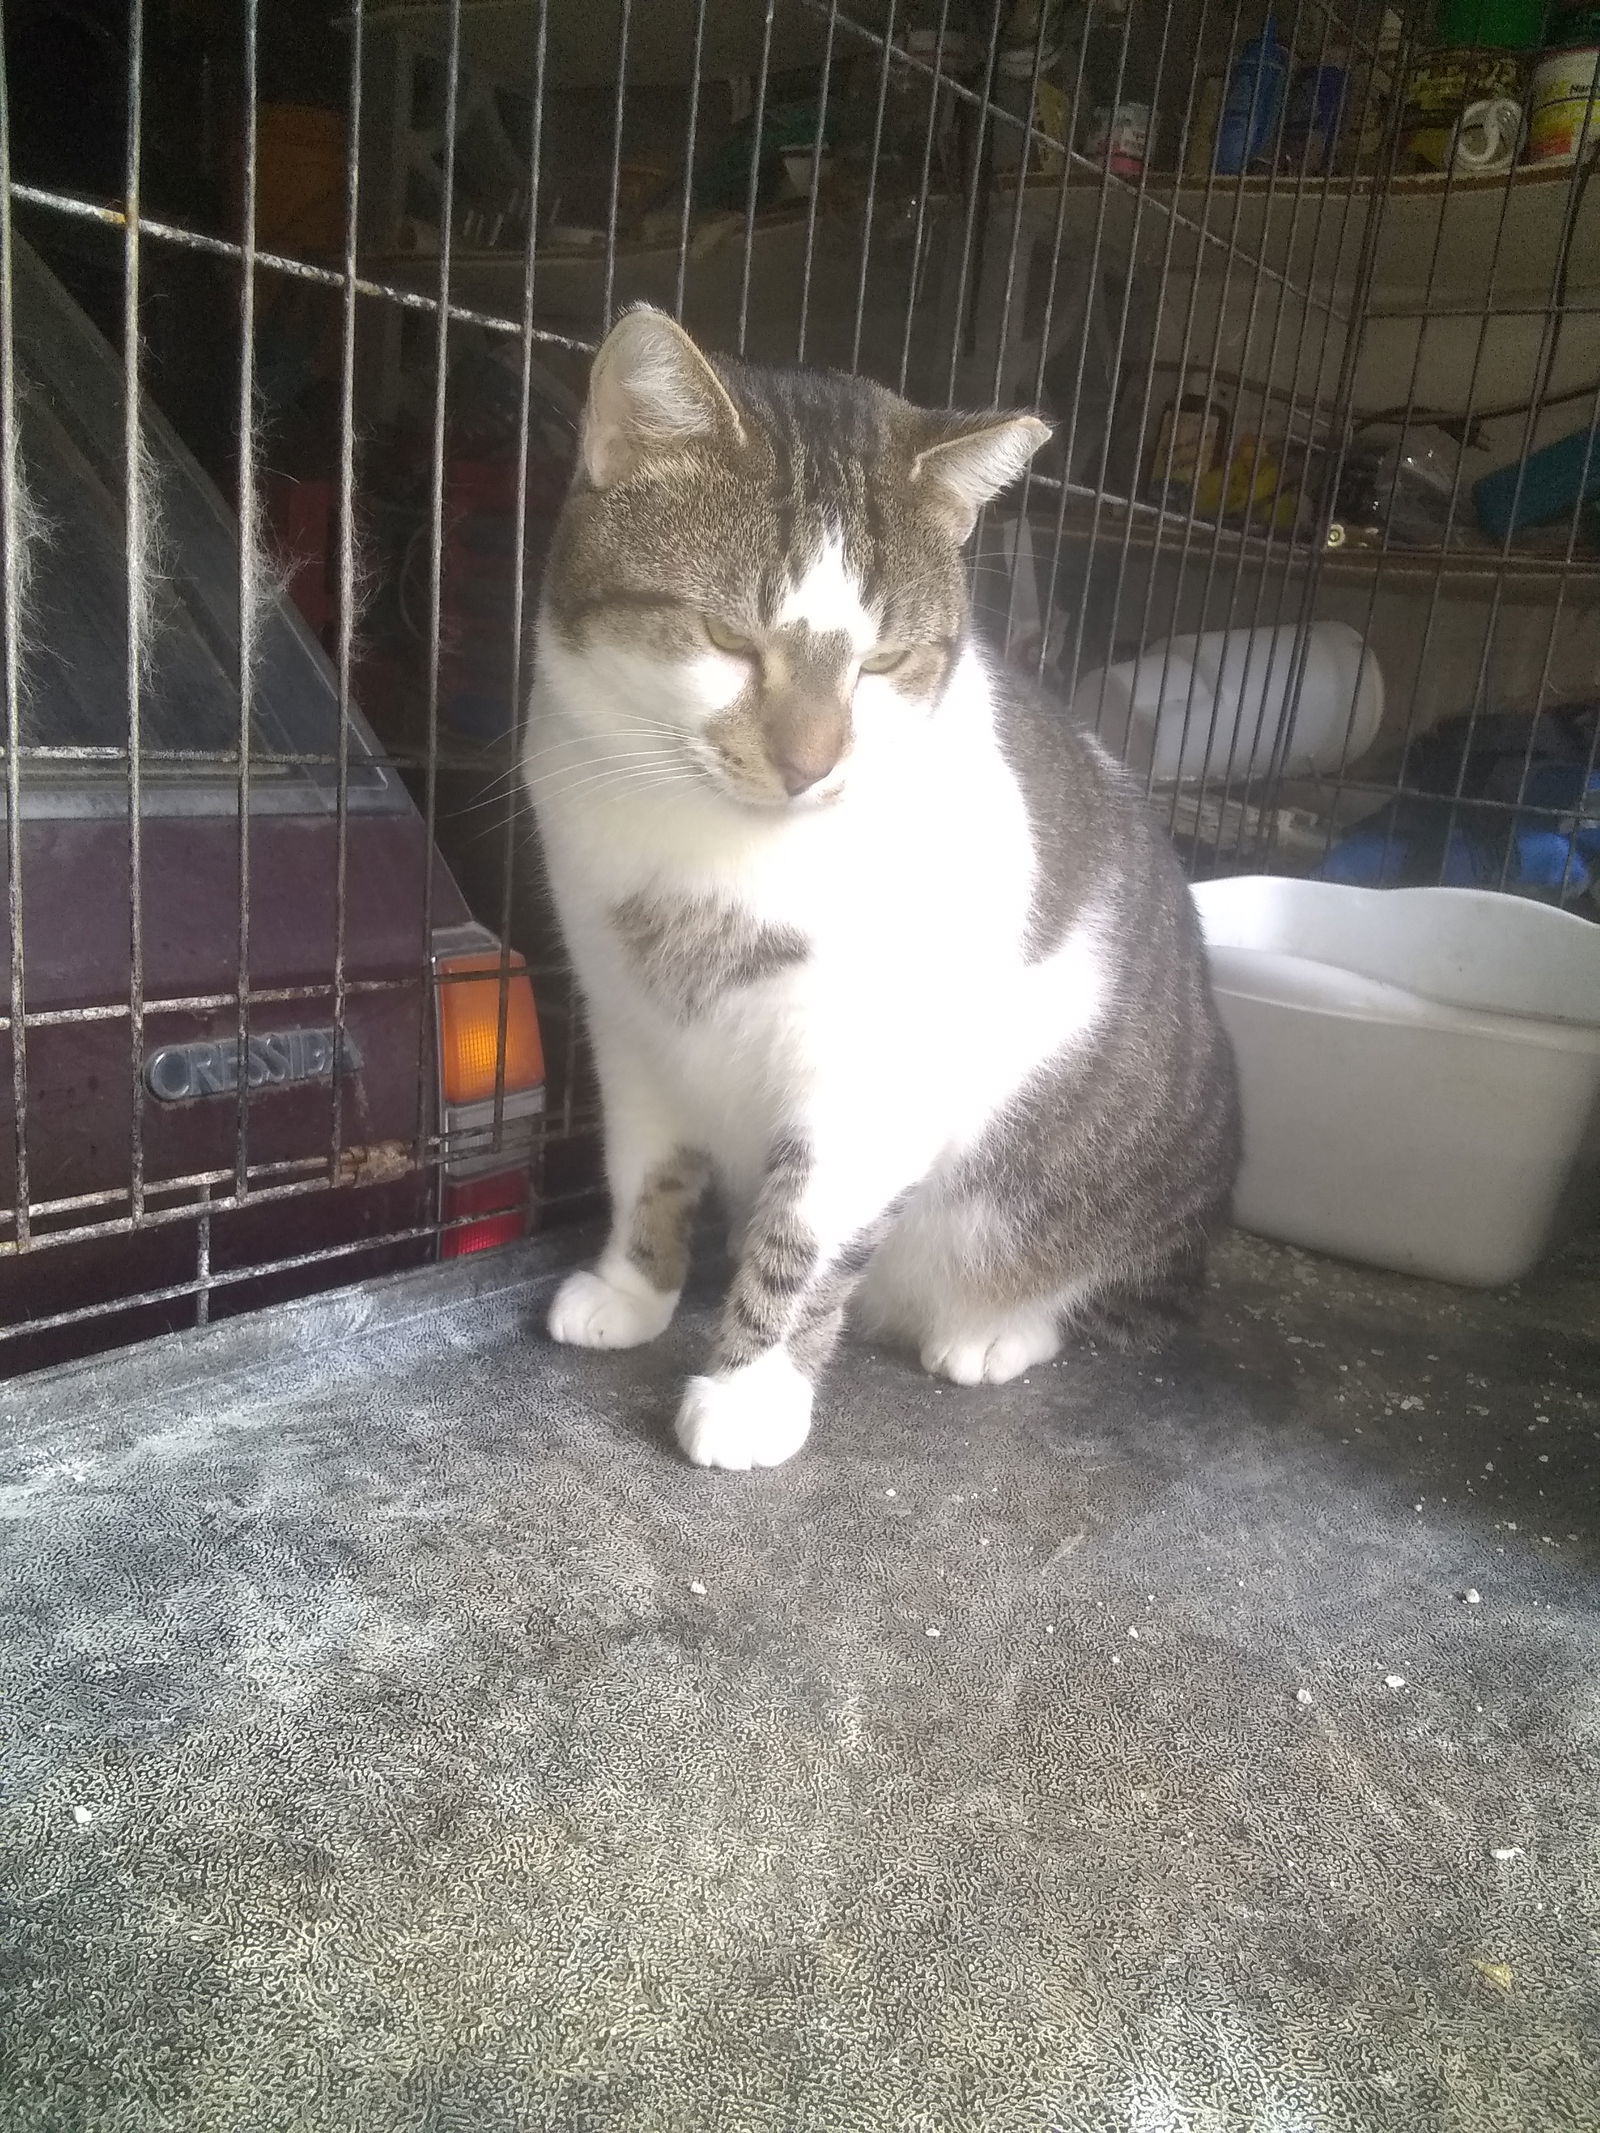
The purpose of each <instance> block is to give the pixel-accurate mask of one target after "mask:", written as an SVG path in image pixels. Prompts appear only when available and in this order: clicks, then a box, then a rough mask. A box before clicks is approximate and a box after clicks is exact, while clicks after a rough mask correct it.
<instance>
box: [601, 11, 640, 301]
mask: <svg viewBox="0 0 1600 2133" xmlns="http://www.w3.org/2000/svg"><path fill="white" fill-rule="evenodd" d="M632 24H633V0H622V12H621V15H620V16H619V18H618V21H617V95H616V101H615V103H614V104H613V105H612V110H611V212H610V213H609V214H608V215H607V216H606V269H605V282H604V288H603V293H602V295H601V299H600V331H601V332H602V333H607V332H609V331H610V328H611V305H612V299H613V297H614V296H615V293H616V285H617V211H618V208H619V205H620V203H621V199H622V120H623V114H624V111H625V109H626V107H627V101H628V32H629V30H630V28H631V27H632Z"/></svg>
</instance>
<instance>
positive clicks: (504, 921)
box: [494, 0, 704, 1145]
mask: <svg viewBox="0 0 1600 2133" xmlns="http://www.w3.org/2000/svg"><path fill="white" fill-rule="evenodd" d="M703 13H704V11H703V10H702V24H703ZM549 14H550V0H538V27H537V29H536V32H535V43H534V58H533V118H532V122H531V129H530V134H529V140H528V236H527V243H526V245H525V246H524V248H523V254H522V376H521V381H520V390H519V395H518V401H517V495H516V510H515V519H514V523H513V530H512V542H511V548H512V555H513V557H514V559H515V560H514V574H513V577H512V581H511V780H512V784H511V802H510V805H509V806H508V807H507V809H506V817H505V829H504V843H503V846H502V849H501V861H500V864H501V874H500V884H501V888H500V1011H499V1021H498V1025H497V1034H496V1039H495V1077H494V1128H495V1140H496V1144H497V1145H498V1143H499V1138H500V1134H501V1130H502V1127H503V1124H504V1119H505V1098H506V1030H507V1027H508V1024H509V1021H510V1014H511V921H512V907H513V902H514V893H515V885H516V874H517V830H518V828H519V826H520V817H521V806H520V801H519V795H518V789H517V782H516V781H517V779H518V777H519V776H520V774H521V770H520V766H521V758H522V735H523V723H524V719H525V717H526V714H527V701H526V699H527V693H528V675H527V659H526V654H527V642H526V638H527V616H526V601H527V583H528V451H529V446H530V443H531V440H532V433H533V348H534V338H533V334H534V327H533V317H534V311H533V304H534V280H535V275H536V272H537V267H538V253H539V243H538V234H537V232H538V222H539V160H540V156H541V154H542V152H543V145H544V68H545V49H546V43H547V37H548V30H549ZM700 26H701V25H697V30H696V49H695V64H696V67H697V69H698V65H699V42H698V33H699V27H700ZM693 127H694V121H693V119H692V118H691V120H690V133H691V138H692V135H693ZM690 165H691V167H692V165H693V156H692V154H691V156H690ZM687 182H688V180H687V175H686V179H685V183H686V184H687ZM685 197H687V194H686V195H685ZM680 265H681V260H680ZM678 308H679V310H680V311H681V310H682V308H683V295H682V283H681V281H680V283H679V296H678Z"/></svg>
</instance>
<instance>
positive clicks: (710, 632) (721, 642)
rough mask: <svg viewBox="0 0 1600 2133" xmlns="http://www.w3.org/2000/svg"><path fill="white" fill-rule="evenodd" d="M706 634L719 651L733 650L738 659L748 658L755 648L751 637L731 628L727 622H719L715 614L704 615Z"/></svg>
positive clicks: (702, 618)
mask: <svg viewBox="0 0 1600 2133" xmlns="http://www.w3.org/2000/svg"><path fill="white" fill-rule="evenodd" d="M701 620H702V621H703V622H704V624H705V632H706V635H707V636H708V637H709V638H710V639H711V642H712V643H713V644H714V645H715V646H716V648H717V650H718V651H719V652H731V653H732V654H733V655H734V657H735V658H737V659H748V658H749V657H750V654H751V653H752V652H753V651H754V650H755V646H754V644H752V643H751V641H750V639H749V638H748V637H746V636H744V635H742V634H741V632H740V631H738V630H731V629H729V627H728V625H727V623H726V622H719V621H718V620H717V618H716V616H715V615H703V616H702V617H701Z"/></svg>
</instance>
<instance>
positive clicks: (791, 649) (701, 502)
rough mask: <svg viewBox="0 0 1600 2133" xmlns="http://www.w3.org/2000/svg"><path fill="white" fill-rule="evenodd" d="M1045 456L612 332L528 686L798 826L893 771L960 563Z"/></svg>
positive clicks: (952, 625) (829, 385)
mask: <svg viewBox="0 0 1600 2133" xmlns="http://www.w3.org/2000/svg"><path fill="white" fill-rule="evenodd" d="M1048 435H1049V430H1048V428H1047V426H1046V425H1045V424H1044V423H1043V422H1041V421H1039V420H1038V418H1037V417H1036V416H1033V415H1009V416H997V415H992V414H991V415H959V414H949V413H942V414H935V413H930V412H928V411H926V410H924V409H921V408H916V407H912V406H911V405H910V404H909V403H908V402H906V401H905V400H902V399H900V398H899V397H898V396H897V395H896V394H894V393H892V392H888V391H886V390H885V389H884V387H882V386H880V385H874V384H871V383H869V382H867V381H866V380H864V379H859V378H849V377H843V376H840V375H837V374H835V373H831V372H819V371H786V370H762V369H756V368H754V367H752V366H749V365H746V364H743V363H734V362H730V361H728V360H725V359H724V358H721V357H718V358H717V359H716V360H715V361H713V360H712V359H711V358H709V357H708V356H706V355H705V354H703V353H702V351H701V350H700V349H699V348H697V347H696V346H695V344H694V342H693V341H691V340H690V339H689V337H688V335H687V334H686V333H684V332H683V330H682V329H681V328H680V327H679V326H677V325H675V324H674V323H673V321H672V320H671V319H670V318H668V317H667V316H666V315H665V313H663V312H659V311H652V310H638V311H632V312H629V313H628V314H627V315H626V316H625V317H624V318H623V319H622V320H621V321H620V322H619V323H618V324H617V325H616V326H615V327H614V328H613V329H612V331H611V334H610V335H609V337H608V338H607V340H606V341H605V343H604V344H603V346H602V347H601V349H600V351H599V354H598V355H597V356H596V357H595V361H594V368H593V370H592V372H591V375H590V381H589V398H588V404H587V406H586V408H585V410H584V418H583V433H582V445H581V453H580V463H579V467H578V471H577V475H576V477H575V479H574V483H573V487H572V492H571V495H570V496H569V498H568V500H567V504H566V508H565V510H564V512H563V514H562V520H561V526H560V529H559V533H558V536H557V539H556V543H555V547H554V552H553V554H552V557H551V562H550V568H549V572H548V575H547V578H546V588H545V607H544V615H543V621H542V626H541V654H540V656H541V662H543V663H545V664H546V666H547V670H548V671H549V672H550V674H551V677H552V679H556V680H558V682H559V686H560V693H561V697H562V701H563V703H564V705H565V706H566V707H567V709H568V713H569V715H570V716H572V717H576V718H579V719H581V720H582V721H583V722H584V723H585V725H586V726H588V727H592V728H593V729H594V733H595V738H596V740H597V742H605V741H610V742H611V743H613V751H612V752H613V755H614V757H615V759H616V760H618V761H622V760H624V759H625V757H626V755H627V751H628V747H629V746H631V747H632V748H633V749H635V750H637V751H639V753H638V754H636V755H635V757H634V760H636V761H638V760H659V761H665V762H668V763H671V764H672V765H674V766H675V767H676V768H677V769H678V770H679V771H680V772H684V773H687V774H693V775H697V776H699V777H701V778H704V779H706V780H708V781H709V782H710V783H711V784H712V785H713V786H714V787H716V788H717V789H718V790H720V791H721V792H723V793H725V794H726V795H727V796H728V797H730V798H731V799H733V800H735V801H738V802H741V803H743V804H745V805H749V806H758V807H771V808H780V809H781V808H788V807H793V806H797V805H798V806H809V805H815V804H817V803H818V802H820V801H826V800H829V799H832V798H834V797H836V796H837V795H838V794H839V793H840V792H841V791H842V790H844V789H845V788H846V787H847V786H848V784H849V782H850V779H851V776H852V773H853V771H855V770H857V769H858V768H859V767H860V766H862V765H863V764H864V763H866V762H868V761H870V760H872V759H874V758H876V759H877V760H878V761H880V762H881V761H883V760H885V759H886V757H887V756H888V755H889V753H890V752H891V751H903V750H904V749H905V748H906V747H907V745H908V744H909V742H910V740H911V738H912V736H914V735H915V733H916V732H917V731H918V730H919V727H925V725H926V722H927V720H928V719H929V717H930V715H931V714H932V712H933V711H934V710H935V709H936V708H937V706H938V704H939V702H940V700H941V698H942V696H943V693H944V689H945V685H946V683H947V681H948V679H949V677H950V673H951V670H952V668H953V665H954V663H955V661H956V659H957V657H958V655H959V653H960V651H961V649H962V646H963V643H964V641H965V638H966V633H967V627H968V597H967V577H966V570H965V567H964V565H963V563H962V559H961V548H962V544H963V543H964V542H965V540H966V539H967V536H968V535H969V534H970V533H971V531H972V528H973V524H974V522H975V520H976V518H977V515H978V512H979V511H980V509H981V508H982V507H983V505H984V504H986V503H987V502H988V501H989V499H990V498H991V497H992V496H994V495H996V494H997V493H998V492H999V491H1000V490H1001V489H1003V488H1005V487H1006V485H1007V484H1008V483H1009V482H1011V481H1013V480H1014V479H1015V478H1016V476H1017V475H1019V474H1020V473H1021V472H1022V470H1023V468H1024V467H1025V466H1026V465H1027V463H1028V460H1029V459H1030V458H1031V456H1032V455H1033V453H1034V452H1035V451H1036V450H1037V449H1038V447H1039V446H1040V444H1042V443H1043V441H1044V439H1045V438H1046V437H1047V436H1048Z"/></svg>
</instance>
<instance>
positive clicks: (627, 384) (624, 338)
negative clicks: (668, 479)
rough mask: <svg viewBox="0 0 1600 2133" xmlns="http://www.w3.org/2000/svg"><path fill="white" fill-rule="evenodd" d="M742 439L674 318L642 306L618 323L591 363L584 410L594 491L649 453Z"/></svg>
mask: <svg viewBox="0 0 1600 2133" xmlns="http://www.w3.org/2000/svg"><path fill="white" fill-rule="evenodd" d="M743 436H744V425H743V424H742V423H741V422H740V420H739V411H738V409H737V408H736V407H735V406H734V404H733V402H732V400H730V399H729V397H728V393H727V389H726V387H725V386H724V385H723V383H722V380H721V379H720V378H719V377H718V376H717V374H716V372H715V371H714V370H713V369H712V367H711V365H710V364H709V363H708V362H707V361H706V359H705V357H704V356H703V355H702V354H701V353H700V351H699V349H698V348H697V347H696V346H695V344H694V342H693V341H691V340H690V338H689V336H688V335H687V334H686V333H685V332H684V330H683V328H682V327H681V326H680V325H679V324H678V323H677V321H676V320H675V319H671V318H669V317H668V316H667V314H666V312H664V311H655V310H652V309H651V308H650V307H649V306H648V305H641V306H640V308H639V309H638V310H637V311H629V312H627V313H626V314H625V315H624V316H623V317H622V318H620V319H618V321H617V323H616V324H615V325H614V326H613V327H612V329H611V331H610V332H609V333H608V334H607V335H606V337H605V339H604V340H603V341H602V342H601V344H600V349H599V352H598V354H597V355H596V356H595V359H594V365H593V368H592V369H591V370H590V372H589V398H588V401H587V403H586V405H585V407H584V410H583V433H582V441H581V447H580V449H581V451H582V454H583V470H584V472H585V473H586V474H587V475H588V477H589V479H590V481H591V482H592V483H593V484H594V486H595V487H596V488H597V489H609V488H610V487H611V486H612V484H613V483H615V482H619V481H621V480H622V479H623V478H624V477H625V476H626V475H628V474H631V473H632V472H633V470H634V468H635V467H637V466H638V465H639V464H640V462H641V461H643V460H645V459H648V458H650V457H651V456H652V455H654V454H657V453H662V452H671V451H676V450H680V449H681V448H682V447H683V446H684V445H686V444H692V443H695V442H696V441H700V440H703V441H705V442H707V443H710V442H713V441H714V440H717V439H721V440H722V441H723V442H725V443H726V444H729V445H737V444H738V443H740V442H741V441H742V439H743Z"/></svg>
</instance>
